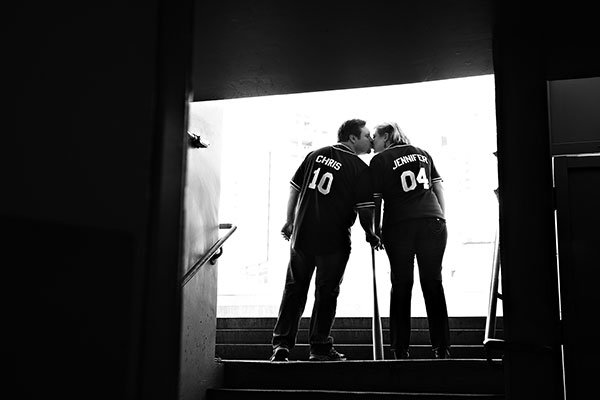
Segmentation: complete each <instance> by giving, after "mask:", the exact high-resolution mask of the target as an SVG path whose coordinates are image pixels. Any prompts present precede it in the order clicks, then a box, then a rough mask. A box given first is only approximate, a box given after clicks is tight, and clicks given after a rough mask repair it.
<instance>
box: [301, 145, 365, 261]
mask: <svg viewBox="0 0 600 400" xmlns="http://www.w3.org/2000/svg"><path fill="white" fill-rule="evenodd" d="M290 184H291V185H292V187H293V188H294V189H296V190H298V191H299V192H300V193H299V196H298V203H297V206H296V216H295V220H294V230H293V233H292V247H293V248H294V249H296V250H302V251H305V252H307V253H311V254H329V253H334V252H337V251H342V250H349V249H350V228H351V226H352V225H353V224H354V222H355V221H356V211H357V210H358V209H360V208H373V207H374V206H375V203H374V201H373V197H372V189H371V185H370V180H369V171H368V166H367V164H365V162H364V161H363V160H361V159H360V157H358V156H357V155H356V154H355V153H354V152H353V151H352V149H350V148H349V147H348V146H346V145H344V144H341V143H337V144H335V145H333V146H327V147H323V148H320V149H318V150H315V151H312V152H310V153H309V154H308V155H307V156H306V158H305V159H304V161H303V162H302V164H300V167H298V170H297V171H296V173H295V174H294V177H293V178H292V180H291V181H290Z"/></svg>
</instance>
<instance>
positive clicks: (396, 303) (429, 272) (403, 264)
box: [383, 218, 450, 352]
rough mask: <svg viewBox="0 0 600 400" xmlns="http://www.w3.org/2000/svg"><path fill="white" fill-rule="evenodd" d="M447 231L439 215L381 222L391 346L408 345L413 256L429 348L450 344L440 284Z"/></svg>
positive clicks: (446, 312)
mask: <svg viewBox="0 0 600 400" xmlns="http://www.w3.org/2000/svg"><path fill="white" fill-rule="evenodd" d="M447 239H448V233H447V231H446V222H445V221H444V220H443V219H440V218H418V219H411V220H406V221H402V222H401V223H398V224H394V225H392V226H384V228H383V243H384V246H385V250H386V253H387V255H388V258H389V260H390V268H391V280H392V291H391V298H390V335H391V349H392V350H393V351H397V352H402V351H405V350H407V349H408V347H409V344H410V332H411V315H410V311H411V296H412V287H413V282H414V278H413V272H414V259H415V257H416V259H417V265H418V267H419V279H420V282H421V289H422V290H423V297H424V299H425V308H426V310H427V319H428V322H429V337H430V340H431V346H432V348H441V349H447V348H449V347H450V329H449V326H448V310H447V308H446V298H445V296H444V288H443V286H442V259H443V257H444V251H445V249H446V242H447Z"/></svg>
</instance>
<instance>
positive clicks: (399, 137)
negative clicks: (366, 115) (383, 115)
mask: <svg viewBox="0 0 600 400" xmlns="http://www.w3.org/2000/svg"><path fill="white" fill-rule="evenodd" d="M375 132H377V133H378V134H379V135H382V134H384V133H387V134H388V141H389V143H390V146H394V145H396V144H410V140H409V139H408V136H406V134H405V133H404V132H403V131H402V129H400V127H399V126H398V124H397V123H395V122H385V123H383V124H380V125H377V127H375Z"/></svg>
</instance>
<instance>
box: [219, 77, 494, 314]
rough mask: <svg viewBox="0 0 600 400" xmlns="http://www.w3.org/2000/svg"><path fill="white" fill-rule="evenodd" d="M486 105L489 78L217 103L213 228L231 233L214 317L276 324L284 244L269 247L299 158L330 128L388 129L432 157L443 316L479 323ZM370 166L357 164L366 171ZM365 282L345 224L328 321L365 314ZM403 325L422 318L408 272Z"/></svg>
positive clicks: (490, 223)
mask: <svg viewBox="0 0 600 400" xmlns="http://www.w3.org/2000/svg"><path fill="white" fill-rule="evenodd" d="M494 99H495V92H494V76H493V75H484V76H476V77H469V78H460V79H450V80H442V81H433V82H426V83H417V84H407V85H395V86H385V87H372V88H363V89H350V90H336V91H324V92H316V93H302V94H292V95H281V96H265V97H258V98H246V99H234V100H224V101H219V102H217V103H219V106H220V107H222V110H223V127H222V128H223V142H222V146H223V147H222V149H223V150H222V151H223V153H222V167H221V171H222V176H221V200H220V208H219V221H221V222H230V223H233V224H235V225H237V226H238V229H237V231H236V233H235V234H234V235H233V236H232V237H231V239H229V241H228V242H227V243H226V245H225V247H224V254H223V256H222V257H221V258H220V260H219V272H218V301H217V316H218V317H275V316H277V312H278V309H279V303H280V300H281V295H282V293H283V286H284V280H285V273H286V268H287V262H288V257H289V242H287V241H285V240H283V238H282V237H281V235H280V229H281V227H282V225H283V223H284V221H285V211H286V204H287V196H288V193H289V181H290V179H291V177H292V175H293V173H294V171H295V170H296V168H297V167H298V165H299V164H300V162H301V161H302V160H303V159H304V157H305V156H306V154H307V153H308V152H309V151H311V150H312V149H316V148H319V147H321V146H325V145H330V144H334V143H335V142H336V138H337V129H338V127H339V125H340V124H341V123H342V122H343V121H345V120H347V119H351V118H360V119H363V120H365V121H367V127H369V129H371V131H373V128H374V126H375V125H377V124H379V123H381V122H384V121H396V122H398V124H399V125H400V127H401V128H402V129H403V130H404V131H405V132H406V134H407V135H408V137H409V138H410V139H411V141H412V143H413V144H414V145H416V146H418V147H422V148H424V149H426V150H427V151H428V152H429V153H430V154H431V156H432V157H433V159H434V160H435V163H436V167H437V169H438V171H439V172H440V174H441V175H442V178H443V179H444V188H445V197H446V203H447V206H446V208H447V225H448V245H447V248H446V253H445V256H444V262H443V282H444V289H445V292H446V300H447V303H448V312H449V314H450V316H484V315H486V314H487V308H488V297H489V288H490V278H491V273H492V261H493V260H492V258H493V250H494V249H493V247H494V235H495V232H496V227H497V224H498V202H497V198H496V195H495V194H494V189H496V188H497V187H498V179H497V163H496V157H495V156H494V152H495V151H496V114H495V100H494ZM372 156H373V155H372V154H371V155H365V156H361V157H362V158H363V160H364V161H365V162H366V163H367V164H368V163H369V160H370V158H371V157H372ZM376 265H377V284H378V288H379V304H380V312H381V315H382V316H388V315H389V290H390V286H391V284H390V277H389V263H388V260H387V256H386V254H385V252H378V253H377V256H376ZM371 279H372V270H371V255H370V248H369V246H368V244H367V243H366V242H365V241H364V234H363V233H362V229H361V227H360V224H359V223H358V222H356V223H355V225H354V227H353V229H352V253H351V255H350V260H349V262H348V267H347V269H346V273H345V276H344V281H343V283H342V287H341V292H340V296H339V299H338V311H337V316H339V317H350V316H370V315H371V314H372V297H371V296H372V286H371V285H372V283H371V282H372V280H371ZM313 281H314V279H313ZM313 284H314V282H313ZM313 295H314V286H312V285H311V288H310V292H309V296H308V302H307V305H306V309H305V312H304V316H310V313H311V310H312V303H313ZM412 315H413V316H415V317H417V316H425V315H426V313H425V306H424V302H423V296H422V293H421V288H420V286H419V283H418V270H417V271H415V285H414V288H413V301H412ZM498 315H502V310H501V304H499V309H498Z"/></svg>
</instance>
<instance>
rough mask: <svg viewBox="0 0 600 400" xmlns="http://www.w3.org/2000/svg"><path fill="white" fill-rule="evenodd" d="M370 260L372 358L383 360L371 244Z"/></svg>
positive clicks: (373, 253) (373, 252)
mask: <svg viewBox="0 0 600 400" xmlns="http://www.w3.org/2000/svg"><path fill="white" fill-rule="evenodd" d="M371 262H372V264H373V323H372V331H373V360H383V333H382V331H381V317H380V316H379V303H378V301H377V279H376V275H375V248H373V247H372V246H371Z"/></svg>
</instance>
